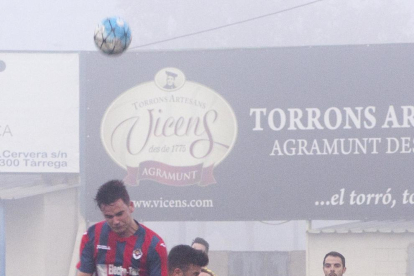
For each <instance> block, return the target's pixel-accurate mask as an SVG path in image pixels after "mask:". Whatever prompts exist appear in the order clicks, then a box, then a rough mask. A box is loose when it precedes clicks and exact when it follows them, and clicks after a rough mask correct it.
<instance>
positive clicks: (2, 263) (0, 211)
mask: <svg viewBox="0 0 414 276" xmlns="http://www.w3.org/2000/svg"><path fill="white" fill-rule="evenodd" d="M5 225H6V220H5V215H4V201H3V200H1V199H0V276H6V227H5Z"/></svg>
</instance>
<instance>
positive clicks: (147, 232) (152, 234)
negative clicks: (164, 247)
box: [139, 223, 164, 244]
mask: <svg viewBox="0 0 414 276" xmlns="http://www.w3.org/2000/svg"><path fill="white" fill-rule="evenodd" d="M139 227H141V231H143V232H145V235H146V236H147V237H148V238H149V239H151V240H153V239H155V240H157V241H158V242H157V243H158V244H164V240H163V239H162V238H161V236H160V235H158V234H157V233H156V232H155V231H154V230H152V229H150V228H148V227H147V226H145V225H143V224H141V223H139Z"/></svg>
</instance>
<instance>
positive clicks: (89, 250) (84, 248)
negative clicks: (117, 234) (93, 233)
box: [76, 233, 95, 273]
mask: <svg viewBox="0 0 414 276" xmlns="http://www.w3.org/2000/svg"><path fill="white" fill-rule="evenodd" d="M93 250H94V246H93V241H92V240H90V239H89V235H88V233H85V234H83V236H82V241H81V245H80V258H79V262H78V264H77V266H76V268H77V269H79V271H81V272H84V273H93V272H95V262H94V256H93Z"/></svg>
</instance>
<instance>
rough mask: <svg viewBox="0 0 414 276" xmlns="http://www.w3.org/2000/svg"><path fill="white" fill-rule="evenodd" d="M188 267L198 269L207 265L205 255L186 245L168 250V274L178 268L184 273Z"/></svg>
mask: <svg viewBox="0 0 414 276" xmlns="http://www.w3.org/2000/svg"><path fill="white" fill-rule="evenodd" d="M190 265H196V266H200V267H203V266H206V265H208V256H207V254H206V253H204V252H202V251H200V250H197V249H194V248H192V247H191V246H189V245H186V244H181V245H176V246H174V247H173V248H172V249H171V250H170V253H169V254H168V271H169V272H173V271H174V269H176V268H179V269H181V270H182V271H183V272H184V273H185V272H186V271H187V270H188V268H189V266H190Z"/></svg>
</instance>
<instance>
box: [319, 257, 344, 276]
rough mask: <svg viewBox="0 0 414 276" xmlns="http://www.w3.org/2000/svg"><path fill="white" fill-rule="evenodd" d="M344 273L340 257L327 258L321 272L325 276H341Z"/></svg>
mask: <svg viewBox="0 0 414 276" xmlns="http://www.w3.org/2000/svg"><path fill="white" fill-rule="evenodd" d="M345 271H346V267H344V266H343V264H342V260H341V258H340V257H334V256H328V257H326V259H325V264H324V265H323V272H324V273H325V276H342V274H344V273H345Z"/></svg>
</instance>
